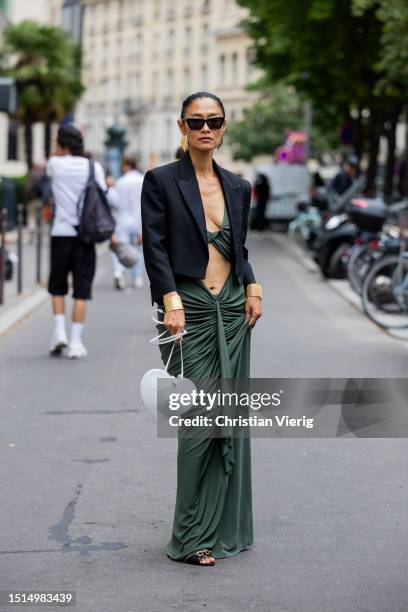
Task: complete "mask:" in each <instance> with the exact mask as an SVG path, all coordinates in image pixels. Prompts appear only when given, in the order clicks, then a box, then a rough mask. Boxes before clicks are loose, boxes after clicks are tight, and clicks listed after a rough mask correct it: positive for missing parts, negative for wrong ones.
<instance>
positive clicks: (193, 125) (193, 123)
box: [184, 117, 225, 131]
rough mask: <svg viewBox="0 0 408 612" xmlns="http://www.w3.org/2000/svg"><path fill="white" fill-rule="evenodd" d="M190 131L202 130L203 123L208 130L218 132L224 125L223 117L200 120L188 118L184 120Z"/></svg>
mask: <svg viewBox="0 0 408 612" xmlns="http://www.w3.org/2000/svg"><path fill="white" fill-rule="evenodd" d="M184 121H185V122H186V123H187V125H188V127H189V128H190V130H197V131H198V130H202V129H203V127H204V123H206V124H207V125H208V127H209V128H210V130H219V129H220V128H222V126H223V125H224V121H225V117H210V118H209V119H201V118H199V117H188V119H184Z"/></svg>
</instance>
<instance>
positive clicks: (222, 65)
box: [219, 54, 225, 86]
mask: <svg viewBox="0 0 408 612" xmlns="http://www.w3.org/2000/svg"><path fill="white" fill-rule="evenodd" d="M219 70H220V72H219V83H220V86H222V85H224V84H225V55H224V54H222V55H220V64H219Z"/></svg>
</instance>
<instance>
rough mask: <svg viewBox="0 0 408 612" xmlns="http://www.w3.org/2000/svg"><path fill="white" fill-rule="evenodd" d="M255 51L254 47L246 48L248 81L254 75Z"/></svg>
mask: <svg viewBox="0 0 408 612" xmlns="http://www.w3.org/2000/svg"><path fill="white" fill-rule="evenodd" d="M252 62H253V51H252V49H250V48H248V49H247V50H246V76H247V81H249V80H250V79H251V76H252V72H253V69H254V65H253V63H252Z"/></svg>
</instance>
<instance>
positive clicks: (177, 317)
mask: <svg viewBox="0 0 408 612" xmlns="http://www.w3.org/2000/svg"><path fill="white" fill-rule="evenodd" d="M163 323H164V325H165V327H166V329H167V331H168V332H169V333H170V334H171V335H172V336H174V335H175V334H177V333H178V332H181V331H183V329H184V326H185V323H186V321H185V317H184V308H180V309H178V310H169V312H166V314H165V315H164V319H163ZM176 342H177V344H179V343H180V342H181V338H178V339H177V340H176Z"/></svg>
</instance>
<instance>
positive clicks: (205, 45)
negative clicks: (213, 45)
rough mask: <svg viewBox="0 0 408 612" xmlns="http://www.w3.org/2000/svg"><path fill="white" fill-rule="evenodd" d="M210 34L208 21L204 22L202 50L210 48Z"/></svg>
mask: <svg viewBox="0 0 408 612" xmlns="http://www.w3.org/2000/svg"><path fill="white" fill-rule="evenodd" d="M208 35H209V28H208V23H204V25H203V29H202V32H201V50H202V51H204V52H205V51H207V50H208V38H209V36H208Z"/></svg>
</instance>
